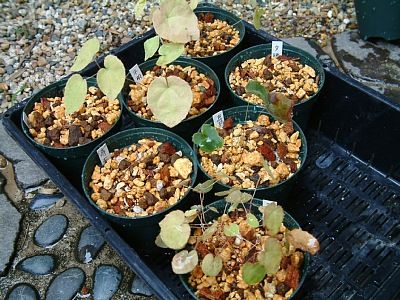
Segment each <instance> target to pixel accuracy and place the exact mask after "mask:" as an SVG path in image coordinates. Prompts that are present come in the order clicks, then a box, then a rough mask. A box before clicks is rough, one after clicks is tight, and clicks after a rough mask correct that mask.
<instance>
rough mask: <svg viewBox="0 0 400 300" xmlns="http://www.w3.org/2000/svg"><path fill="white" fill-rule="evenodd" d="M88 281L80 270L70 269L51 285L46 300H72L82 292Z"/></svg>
mask: <svg viewBox="0 0 400 300" xmlns="http://www.w3.org/2000/svg"><path fill="white" fill-rule="evenodd" d="M85 279H86V275H85V272H83V271H82V270H81V269H80V268H70V269H68V270H66V271H64V272H62V273H60V274H59V275H58V276H57V277H55V278H54V280H53V281H52V282H51V283H50V286H49V288H48V290H47V292H46V299H57V300H71V299H73V298H74V297H75V295H76V294H77V293H78V292H79V291H80V290H81V288H82V286H83V284H84V282H85Z"/></svg>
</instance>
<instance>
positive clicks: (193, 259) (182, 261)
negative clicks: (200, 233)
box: [171, 250, 199, 274]
mask: <svg viewBox="0 0 400 300" xmlns="http://www.w3.org/2000/svg"><path fill="white" fill-rule="evenodd" d="M198 262H199V257H198V255H197V252H196V250H192V251H190V252H188V251H187V250H182V251H180V252H178V253H176V254H175V255H174V257H173V258H172V262H171V265H172V271H174V273H175V274H186V273H189V272H192V271H193V269H194V268H195V267H196V266H197V263H198Z"/></svg>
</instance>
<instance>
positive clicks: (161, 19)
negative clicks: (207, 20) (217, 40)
mask: <svg viewBox="0 0 400 300" xmlns="http://www.w3.org/2000/svg"><path fill="white" fill-rule="evenodd" d="M152 20H153V25H154V29H155V31H156V33H157V34H158V35H159V36H160V37H161V38H162V39H165V40H168V41H170V42H172V43H182V44H185V43H187V42H190V41H192V40H198V39H199V38H200V30H199V27H198V21H197V17H196V15H195V14H194V13H193V11H192V9H191V7H190V6H189V4H188V3H187V2H186V1H181V0H164V1H162V2H161V4H160V7H158V8H156V9H155V10H154V12H153V18H152Z"/></svg>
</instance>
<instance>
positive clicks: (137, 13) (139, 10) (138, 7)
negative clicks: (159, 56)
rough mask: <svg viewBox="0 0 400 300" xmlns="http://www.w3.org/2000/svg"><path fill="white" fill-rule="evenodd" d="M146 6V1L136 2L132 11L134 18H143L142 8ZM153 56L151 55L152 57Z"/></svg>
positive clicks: (139, 0)
mask: <svg viewBox="0 0 400 300" xmlns="http://www.w3.org/2000/svg"><path fill="white" fill-rule="evenodd" d="M145 6H146V0H138V1H136V4H135V8H134V9H133V10H134V12H135V18H136V19H139V18H140V17H141V16H143V12H144V7H145ZM152 56H153V55H152Z"/></svg>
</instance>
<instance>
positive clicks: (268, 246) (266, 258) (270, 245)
mask: <svg viewBox="0 0 400 300" xmlns="http://www.w3.org/2000/svg"><path fill="white" fill-rule="evenodd" d="M281 259H282V247H281V244H280V243H279V241H278V240H277V239H274V238H268V239H267V240H266V241H265V245H264V250H263V251H261V252H260V253H259V254H258V261H259V262H260V263H261V264H262V265H263V266H264V267H265V271H266V272H267V274H268V275H273V274H275V273H276V272H278V270H279V267H280V264H281Z"/></svg>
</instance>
